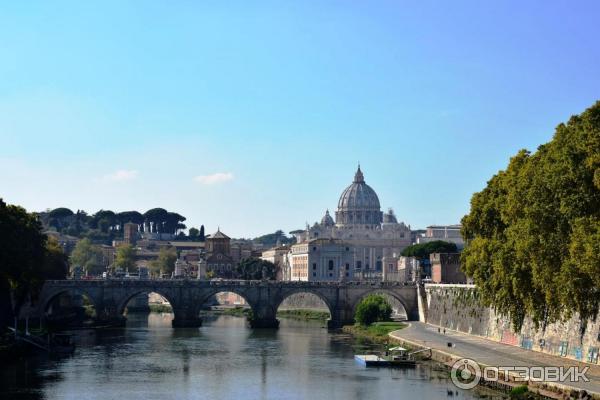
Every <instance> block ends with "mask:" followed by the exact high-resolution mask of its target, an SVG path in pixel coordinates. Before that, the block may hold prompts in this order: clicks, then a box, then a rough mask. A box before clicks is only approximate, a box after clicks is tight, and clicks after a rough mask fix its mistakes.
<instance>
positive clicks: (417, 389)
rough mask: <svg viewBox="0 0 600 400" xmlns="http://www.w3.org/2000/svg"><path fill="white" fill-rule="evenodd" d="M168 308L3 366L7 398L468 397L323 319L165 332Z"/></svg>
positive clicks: (208, 322)
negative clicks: (374, 356) (383, 365)
mask: <svg viewBox="0 0 600 400" xmlns="http://www.w3.org/2000/svg"><path fill="white" fill-rule="evenodd" d="M171 318H172V316H171V314H150V315H143V314H132V315H130V316H129V317H128V322H127V327H126V328H125V329H114V330H106V331H101V332H94V331H88V332H82V333H81V334H79V335H78V336H77V337H76V339H77V342H78V347H77V350H76V352H75V354H74V355H73V356H70V357H64V358H60V359H49V358H47V357H37V358H30V359H27V360H24V361H19V362H15V363H12V364H8V365H4V366H3V367H2V370H1V372H0V398H1V399H4V398H8V399H78V400H79V399H99V400H109V399H120V400H130V399H140V400H142V399H143V400H149V399H177V400H180V399H277V400H280V399H281V400H283V399H290V400H291V399H310V400H334V399H344V400H350V399H369V400H376V399H390V398H395V399H443V398H453V399H475V398H481V393H479V394H477V393H475V392H472V391H468V392H467V391H461V390H458V389H456V388H455V387H454V386H453V385H452V383H451V381H450V379H449V378H448V374H447V373H445V372H442V371H439V370H438V369H437V368H436V367H435V365H434V364H433V363H425V364H422V365H419V366H418V367H417V368H414V369H366V368H364V367H362V366H360V365H358V364H356V363H355V362H354V360H353V355H354V353H355V351H358V349H357V344H356V342H355V341H353V340H352V339H351V338H350V337H348V336H347V335H344V334H339V333H329V332H327V330H326V329H322V328H321V325H323V323H320V322H304V321H295V320H290V319H282V321H281V326H280V329H279V330H254V331H253V330H251V329H249V328H247V327H246V325H245V320H244V319H243V318H240V317H232V316H218V317H209V318H205V323H204V325H203V326H202V327H201V328H198V329H172V328H171Z"/></svg>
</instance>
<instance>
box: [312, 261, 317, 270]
mask: <svg viewBox="0 0 600 400" xmlns="http://www.w3.org/2000/svg"><path fill="white" fill-rule="evenodd" d="M316 269H317V263H313V271H314V270H316Z"/></svg>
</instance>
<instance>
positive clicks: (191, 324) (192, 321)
mask: <svg viewBox="0 0 600 400" xmlns="http://www.w3.org/2000/svg"><path fill="white" fill-rule="evenodd" d="M171 326H172V327H173V328H198V327H200V326H202V318H200V317H196V318H177V316H175V318H173V321H171Z"/></svg>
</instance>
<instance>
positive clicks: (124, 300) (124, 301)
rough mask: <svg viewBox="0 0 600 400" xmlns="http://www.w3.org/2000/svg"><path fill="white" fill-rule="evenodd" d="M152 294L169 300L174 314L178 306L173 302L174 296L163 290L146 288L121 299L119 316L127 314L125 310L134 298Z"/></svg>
mask: <svg viewBox="0 0 600 400" xmlns="http://www.w3.org/2000/svg"><path fill="white" fill-rule="evenodd" d="M150 293H156V294H158V295H160V296H162V297H163V298H164V299H165V300H167V301H168V302H169V304H170V305H171V308H172V309H173V312H175V307H176V304H175V303H174V301H173V299H174V296H171V295H170V294H169V293H168V292H167V291H166V290H161V289H156V288H148V289H144V288H140V289H137V288H136V289H134V290H131V291H128V292H127V293H126V294H125V295H124V296H122V297H121V299H120V300H119V302H118V303H117V315H123V313H125V308H127V304H129V302H130V301H131V300H132V299H133V298H134V297H136V296H139V295H140V294H150Z"/></svg>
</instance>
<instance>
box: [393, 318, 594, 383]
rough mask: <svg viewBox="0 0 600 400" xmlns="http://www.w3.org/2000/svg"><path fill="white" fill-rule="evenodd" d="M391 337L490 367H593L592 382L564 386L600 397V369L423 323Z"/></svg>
mask: <svg viewBox="0 0 600 400" xmlns="http://www.w3.org/2000/svg"><path fill="white" fill-rule="evenodd" d="M391 336H392V337H394V338H397V339H400V340H403V339H405V340H406V341H407V342H413V343H414V344H417V345H420V346H424V347H431V348H432V349H435V350H439V351H442V352H445V353H449V354H452V355H454V356H456V357H458V358H471V359H473V360H475V361H477V362H478V363H479V364H482V365H488V366H498V367H499V366H516V367H521V366H536V367H537V366H539V367H546V366H552V367H560V366H564V367H569V366H579V367H586V366H587V367H590V368H589V370H588V372H587V374H586V375H587V377H588V378H589V380H590V381H589V382H573V383H571V382H568V383H565V384H564V385H565V386H571V387H573V388H575V389H585V390H587V391H591V392H595V393H599V394H600V366H599V365H591V364H585V363H581V362H578V361H575V360H571V359H568V358H563V357H557V356H552V355H549V354H544V353H540V352H536V351H531V350H526V349H523V348H521V347H517V346H510V345H507V344H503V343H499V342H495V341H492V340H488V339H484V338H482V337H479V336H472V335H467V334H464V333H460V332H455V331H449V330H447V331H446V334H443V333H438V327H437V326H433V325H428V324H425V323H422V322H411V323H410V326H409V327H407V328H404V329H402V330H399V331H394V332H392V333H391ZM448 342H451V343H452V344H453V347H448Z"/></svg>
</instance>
